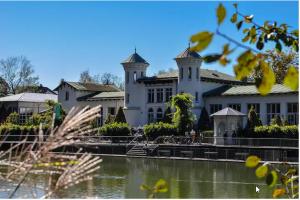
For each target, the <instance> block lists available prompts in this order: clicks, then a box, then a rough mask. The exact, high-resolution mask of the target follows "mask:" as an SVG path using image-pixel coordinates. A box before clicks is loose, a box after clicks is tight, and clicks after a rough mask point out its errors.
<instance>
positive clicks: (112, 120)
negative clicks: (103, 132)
mask: <svg viewBox="0 0 300 200" xmlns="http://www.w3.org/2000/svg"><path fill="white" fill-rule="evenodd" d="M114 120H115V118H114V116H112V115H111V114H108V115H107V118H106V120H105V122H104V124H111V123H114Z"/></svg>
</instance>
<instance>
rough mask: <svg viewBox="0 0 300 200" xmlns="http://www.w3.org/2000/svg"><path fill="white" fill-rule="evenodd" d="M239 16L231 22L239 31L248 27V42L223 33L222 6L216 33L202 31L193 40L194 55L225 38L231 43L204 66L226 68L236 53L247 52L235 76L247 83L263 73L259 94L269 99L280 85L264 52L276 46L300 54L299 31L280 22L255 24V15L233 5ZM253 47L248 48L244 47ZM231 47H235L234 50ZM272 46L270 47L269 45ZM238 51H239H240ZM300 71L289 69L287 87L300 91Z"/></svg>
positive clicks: (237, 66)
mask: <svg viewBox="0 0 300 200" xmlns="http://www.w3.org/2000/svg"><path fill="white" fill-rule="evenodd" d="M233 6H234V8H235V12H234V13H233V15H232V16H231V18H230V21H231V22H232V23H233V24H234V25H235V27H236V28H237V30H238V31H239V30H240V29H241V28H242V26H247V27H246V28H244V29H243V34H244V38H243V39H242V43H241V42H239V41H237V40H236V39H234V38H232V37H230V36H229V35H226V34H225V33H223V32H222V31H221V30H220V27H221V25H222V23H223V22H224V20H225V18H226V14H227V13H226V8H225V7H224V6H223V4H222V3H220V4H219V6H218V8H217V9H216V16H217V28H216V31H215V32H211V31H202V32H199V33H196V34H194V35H192V36H191V38H190V41H191V42H192V43H194V44H195V45H193V46H192V47H191V49H190V50H191V51H197V52H200V51H203V50H204V49H206V48H207V47H208V46H209V44H210V43H211V41H212V40H213V38H214V37H215V36H219V37H222V38H223V39H225V40H227V41H228V43H227V44H225V45H224V46H223V49H222V51H221V52H220V53H213V54H209V55H207V56H204V57H203V60H204V62H206V63H213V62H216V61H218V62H219V63H220V64H221V65H223V66H226V65H227V64H229V63H230V62H231V60H229V59H228V57H229V55H230V54H232V53H233V52H234V51H236V49H243V50H244V51H243V52H241V54H240V55H239V56H238V58H237V63H236V64H235V65H234V73H235V75H236V78H237V79H238V80H243V79H245V78H247V77H249V76H250V75H251V73H253V71H255V70H260V71H261V72H262V77H261V78H260V79H256V80H255V85H256V87H257V90H258V91H259V92H260V94H261V95H267V94H268V93H269V92H270V90H271V89H272V87H273V85H274V83H275V82H276V77H275V74H274V71H273V70H272V68H271V67H270V65H269V63H268V59H270V58H269V56H268V54H265V53H264V52H263V49H264V47H265V44H266V43H267V42H268V44H270V43H273V44H274V46H275V49H276V51H278V52H281V51H282V49H283V47H289V48H292V49H293V51H295V52H298V51H299V30H297V29H296V30H290V27H291V26H288V25H287V24H278V23H277V22H276V21H272V22H270V21H265V22H264V24H263V25H260V24H258V23H256V22H255V21H254V15H245V14H242V13H241V12H240V11H239V9H238V5H237V4H236V3H234V4H233ZM247 42H248V43H249V45H245V44H244V43H247ZM230 44H233V45H235V47H234V48H232V47H230ZM268 46H269V45H268ZM237 47H238V48H237ZM298 77H299V71H298V69H297V67H295V66H293V65H291V66H289V67H288V69H287V72H286V74H285V76H284V80H283V83H284V84H285V85H286V86H287V87H290V88H291V89H292V90H297V89H298V81H299V80H298Z"/></svg>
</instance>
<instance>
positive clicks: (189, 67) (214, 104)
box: [122, 48, 298, 126]
mask: <svg viewBox="0 0 300 200" xmlns="http://www.w3.org/2000/svg"><path fill="white" fill-rule="evenodd" d="M175 61H176V63H177V67H178V72H172V73H166V74H162V75H158V76H153V77H148V76H147V68H148V67H149V63H148V62H147V61H145V60H144V59H143V58H142V57H141V56H140V55H138V54H137V53H136V52H135V53H134V54H132V55H131V56H130V57H129V58H128V59H126V60H125V61H124V62H122V65H123V68H124V71H125V102H124V112H125V116H126V120H127V122H128V123H129V124H131V125H133V126H139V125H144V124H147V123H150V122H154V121H159V120H160V119H161V118H162V116H163V113H164V111H165V109H166V108H167V104H166V103H167V102H168V100H169V98H170V96H172V95H174V94H177V93H183V92H184V93H190V94H192V95H193V96H194V97H195V98H194V107H193V112H194V114H195V115H196V116H197V118H198V117H199V115H200V112H201V109H202V108H203V107H205V108H206V110H207V111H208V113H209V114H213V113H215V112H217V111H219V110H221V109H222V108H225V107H231V108H233V109H235V110H238V111H240V112H242V113H245V114H247V113H248V111H249V109H250V108H251V106H252V105H253V106H254V107H255V109H256V111H257V113H258V114H259V115H260V117H261V120H262V122H263V123H264V124H267V123H269V122H270V120H271V119H272V118H273V117H275V116H276V115H280V116H281V117H283V118H287V119H288V121H289V122H290V123H293V124H296V123H298V91H292V90H290V89H289V88H287V87H285V86H283V85H274V87H273V89H272V91H271V92H270V93H269V94H268V95H267V96H261V95H260V94H259V93H258V91H257V90H256V87H255V85H253V83H249V82H242V81H237V80H236V79H235V77H233V76H230V75H228V74H224V73H220V72H218V71H215V70H208V69H201V62H202V58H201V57H200V56H199V55H198V54H197V53H195V52H191V51H189V48H187V49H186V50H185V51H183V52H182V53H181V54H179V55H178V56H177V57H176V58H175Z"/></svg>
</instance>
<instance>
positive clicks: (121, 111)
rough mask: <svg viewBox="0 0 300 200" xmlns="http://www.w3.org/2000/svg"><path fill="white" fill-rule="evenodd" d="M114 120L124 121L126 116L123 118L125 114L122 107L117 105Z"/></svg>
mask: <svg viewBox="0 0 300 200" xmlns="http://www.w3.org/2000/svg"><path fill="white" fill-rule="evenodd" d="M114 122H118V123H126V118H125V114H124V111H123V108H122V107H119V110H118V113H117V115H116V118H115V120H114Z"/></svg>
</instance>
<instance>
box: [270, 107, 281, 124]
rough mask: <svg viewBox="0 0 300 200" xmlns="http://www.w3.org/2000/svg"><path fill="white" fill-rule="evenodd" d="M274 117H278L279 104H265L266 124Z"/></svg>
mask: <svg viewBox="0 0 300 200" xmlns="http://www.w3.org/2000/svg"><path fill="white" fill-rule="evenodd" d="M276 116H280V103H267V123H268V124H269V123H270V122H271V120H272V119H273V118H275V117H276Z"/></svg>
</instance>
